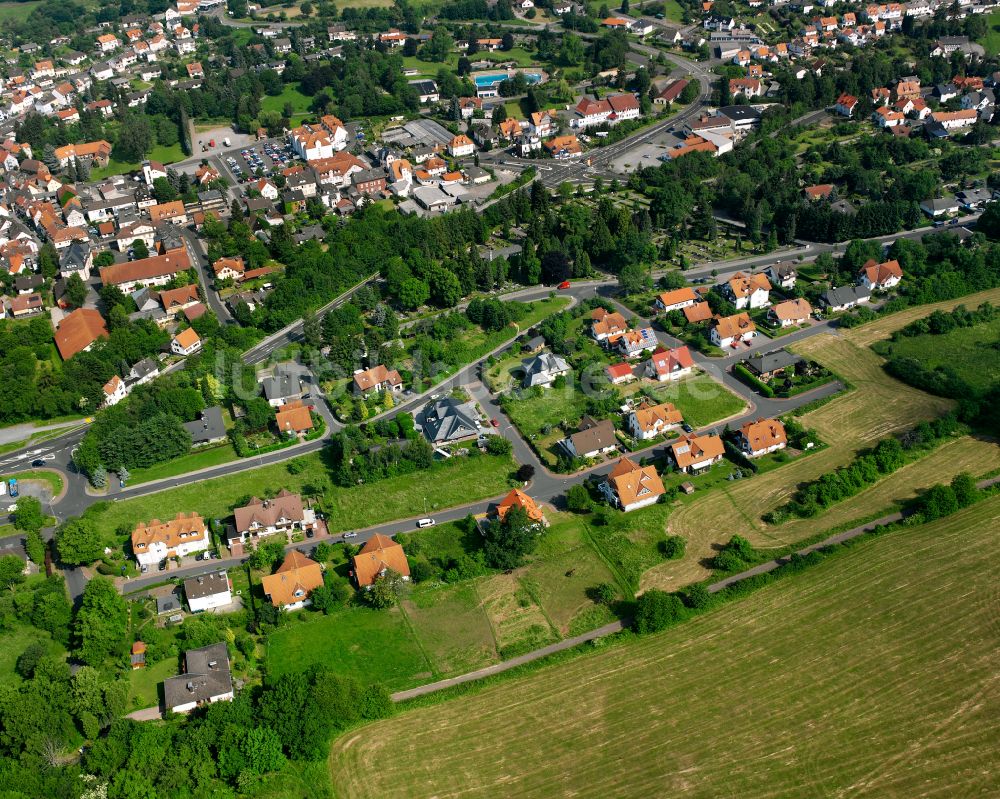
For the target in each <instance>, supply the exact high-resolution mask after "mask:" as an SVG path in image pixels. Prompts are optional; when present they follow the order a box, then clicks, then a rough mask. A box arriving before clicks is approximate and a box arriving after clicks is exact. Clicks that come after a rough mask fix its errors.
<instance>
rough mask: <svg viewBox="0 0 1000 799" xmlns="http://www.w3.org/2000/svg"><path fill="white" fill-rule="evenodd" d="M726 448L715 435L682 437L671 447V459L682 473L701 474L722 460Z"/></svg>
mask: <svg viewBox="0 0 1000 799" xmlns="http://www.w3.org/2000/svg"><path fill="white" fill-rule="evenodd" d="M725 453H726V447H725V445H724V444H723V443H722V439H721V438H719V437H718V436H717V435H715V434H711V433H710V434H706V435H701V436H698V435H687V436H681V437H680V438H679V439H678V440H677V441H675V442H674V443H672V444H671V445H670V457H671V459H672V460H673V462H674V463H675V464H677V468H678V469H680V470H681V471H682V472H686V473H688V474H690V473H691V472H700V471H701V470H702V469H707V468H708V467H710V466H712V465H713V464H716V463H718V462H719V461H721V460H722V456H723V455H725Z"/></svg>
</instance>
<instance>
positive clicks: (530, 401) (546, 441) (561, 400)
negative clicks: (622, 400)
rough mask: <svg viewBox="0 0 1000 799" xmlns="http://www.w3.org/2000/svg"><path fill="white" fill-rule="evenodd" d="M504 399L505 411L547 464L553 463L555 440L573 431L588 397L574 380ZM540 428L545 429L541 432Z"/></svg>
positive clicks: (584, 408) (555, 458)
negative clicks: (536, 391) (519, 396)
mask: <svg viewBox="0 0 1000 799" xmlns="http://www.w3.org/2000/svg"><path fill="white" fill-rule="evenodd" d="M533 391H534V389H532V390H531V392H529V393H528V395H527V396H526V397H525V398H524V399H517V400H514V399H512V400H508V401H506V402H504V405H503V409H504V413H506V414H507V416H508V417H510V420H511V421H512V422H513V423H514V424H515V425H516V426H517V429H518V430H520V431H521V435H523V436H524V437H525V438H527V439H528V440H529V441H530V442H532V444H533V445H534V447H535V450H536V451H537V452H538V453H539V455H540V457H542V458H544V459H545V460H546V461H547V462H548V463H549V464H550V465H551V464H554V463H555V462H556V460H557V459H558V458H557V455H556V447H557V446H558V444H557V442H558V441H559V440H560V439H562V438H565V437H566V433H567V432H570V433H571V432H574V431H575V430H576V428H577V424H578V423H579V421H580V417H581V416H583V414H584V412H585V411H586V408H587V397H586V396H585V395H584V393H583V392H582V391H580V390H579V389H578V388H577V387H576V386H575V385H573V383H567V384H566V386H565V387H563V388H543V389H541V393H540V394H538V395H537V396H533V395H532V392H533ZM546 426H548V427H546ZM543 428H546V429H548V432H544V431H543Z"/></svg>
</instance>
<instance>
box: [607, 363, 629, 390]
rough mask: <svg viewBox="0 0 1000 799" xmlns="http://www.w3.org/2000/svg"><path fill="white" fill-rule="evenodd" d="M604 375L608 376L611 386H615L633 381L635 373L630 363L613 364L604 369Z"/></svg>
mask: <svg viewBox="0 0 1000 799" xmlns="http://www.w3.org/2000/svg"><path fill="white" fill-rule="evenodd" d="M604 373H605V374H606V375H607V376H608V380H609V381H610V382H611V385H613V386H617V385H620V384H622V383H628V382H630V381H632V380H635V379H636V377H635V372H634V371H633V368H632V364H630V363H613V364H611V365H610V366H606V367H604Z"/></svg>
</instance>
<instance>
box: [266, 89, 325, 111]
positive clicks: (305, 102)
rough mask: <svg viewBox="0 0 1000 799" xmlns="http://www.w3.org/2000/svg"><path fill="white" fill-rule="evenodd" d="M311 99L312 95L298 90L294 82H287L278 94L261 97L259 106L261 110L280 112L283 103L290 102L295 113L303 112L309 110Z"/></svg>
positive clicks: (283, 105)
mask: <svg viewBox="0 0 1000 799" xmlns="http://www.w3.org/2000/svg"><path fill="white" fill-rule="evenodd" d="M312 100H313V98H312V97H309V96H308V95H305V94H303V93H302V92H300V91H299V90H298V88H297V86H296V85H295V84H292V83H289V84H286V86H285V88H284V90H283V91H282V92H281V94H279V95H275V96H271V95H269V94H265V95H264V96H263V97H262V98H261V101H260V107H261V110H263V111H277V112H278V113H279V114H280V113H281V111H282V109H283V108H284V107H285V103H291V104H292V110H293V111H294V112H295V113H296V114H305V113H307V112H308V111H309V104H310V103H311V102H312Z"/></svg>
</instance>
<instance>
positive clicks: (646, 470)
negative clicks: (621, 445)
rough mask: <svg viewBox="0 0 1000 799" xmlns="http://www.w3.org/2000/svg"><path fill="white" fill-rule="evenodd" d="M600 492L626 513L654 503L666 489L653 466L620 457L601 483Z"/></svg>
mask: <svg viewBox="0 0 1000 799" xmlns="http://www.w3.org/2000/svg"><path fill="white" fill-rule="evenodd" d="M601 493H602V494H604V496H605V497H607V499H608V502H610V503H611V504H612V505H613V506H614V507H616V508H620V509H621V510H623V511H624V512H626V513H628V512H629V511H633V510H638V509H639V508H645V507H647V506H649V505H653V504H655V503H656V502H657V500H659V498H660V497H662V496H663V495H664V494H665V493H666V490H665V489H664V487H663V481H662V480H661V479H660V475H658V474H657V473H656V469H655V468H654V467H652V466H639V464H637V463H636V462H635V461H633V460H631V459H629V458H622V459H621V460H619V461H618V463H617V464H615V468H614V469H612V470H611V473H610V474H609V475H608V477H607V479H606V480H605V481H604V482H603V483H601Z"/></svg>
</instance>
